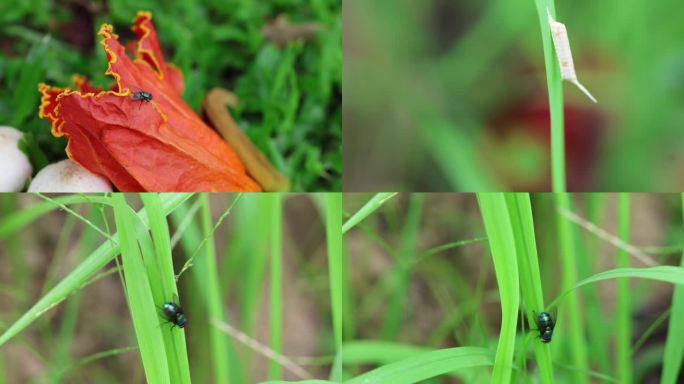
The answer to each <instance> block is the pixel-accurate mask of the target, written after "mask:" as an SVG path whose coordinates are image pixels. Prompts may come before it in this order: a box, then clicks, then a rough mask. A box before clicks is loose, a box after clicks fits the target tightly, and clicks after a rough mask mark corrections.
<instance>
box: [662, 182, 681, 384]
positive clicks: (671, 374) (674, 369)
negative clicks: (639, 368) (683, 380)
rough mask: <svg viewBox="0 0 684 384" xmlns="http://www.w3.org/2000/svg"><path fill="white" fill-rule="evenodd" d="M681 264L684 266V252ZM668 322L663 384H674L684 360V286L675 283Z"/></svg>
mask: <svg viewBox="0 0 684 384" xmlns="http://www.w3.org/2000/svg"><path fill="white" fill-rule="evenodd" d="M681 200H682V217H683V218H684V193H683V194H682V195H681ZM679 266H680V267H682V268H684V253H682V256H681V259H680V261H679ZM671 311H672V312H671V314H670V319H669V321H668V324H667V339H666V340H665V353H664V356H663V374H662V377H661V378H660V383H661V384H674V383H676V382H677V378H678V377H679V375H680V370H681V369H682V361H683V360H684V286H682V285H675V286H674V292H673V293H672V307H671Z"/></svg>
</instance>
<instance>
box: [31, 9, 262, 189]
mask: <svg viewBox="0 0 684 384" xmlns="http://www.w3.org/2000/svg"><path fill="white" fill-rule="evenodd" d="M150 20H151V16H150V14H149V13H146V12H140V13H139V14H138V17H137V18H136V20H135V22H134V26H133V30H134V31H135V32H136V34H138V36H139V37H140V40H139V42H138V46H137V55H138V58H136V59H135V60H131V59H130V58H129V57H128V55H126V51H125V49H124V47H123V46H122V45H121V44H120V43H119V41H118V37H117V36H116V35H115V34H114V33H113V31H112V27H111V26H110V25H108V24H105V25H103V26H102V28H101V29H100V32H99V35H101V36H103V37H104V38H103V40H102V41H101V44H102V45H103V46H104V47H105V52H106V55H107V61H108V63H109V66H108V68H107V71H106V72H105V74H108V75H111V76H112V77H114V79H115V81H116V84H115V85H114V86H113V87H112V90H111V91H99V92H97V93H95V92H94V90H96V88H94V87H92V86H90V85H89V84H87V81H86V80H85V79H80V78H77V79H75V80H74V82H75V83H76V84H77V87H78V88H79V91H80V92H72V91H70V90H61V89H58V88H51V87H48V86H46V85H41V87H40V91H41V92H42V93H43V99H42V101H43V103H42V104H41V109H40V115H41V117H45V118H47V119H48V120H49V121H50V122H51V123H52V127H53V128H52V131H53V134H54V135H55V136H61V135H65V136H66V137H67V138H68V139H69V143H68V146H67V155H68V156H69V157H70V158H71V159H72V160H74V161H76V162H78V163H79V164H81V165H82V166H84V167H85V168H87V169H89V170H90V171H91V172H94V173H97V174H100V175H103V176H105V177H107V178H109V179H110V180H111V181H112V183H113V184H114V185H116V187H117V188H118V189H119V190H121V191H140V190H147V191H256V190H260V187H259V185H258V184H257V183H256V182H254V181H253V180H252V179H251V178H250V177H249V176H247V174H246V171H245V168H244V166H243V164H242V162H241V161H240V159H239V158H238V156H237V155H236V154H235V152H234V151H233V149H232V148H230V146H229V145H228V144H227V143H226V142H225V141H223V140H222V139H221V138H220V137H219V136H218V135H217V134H216V132H214V131H213V130H212V129H211V128H209V127H208V126H207V125H206V124H204V122H203V121H202V120H201V119H200V118H199V116H197V114H195V112H194V111H193V110H192V109H191V108H190V107H189V106H188V105H187V104H186V103H185V102H184V101H183V100H182V98H181V96H180V93H181V91H182V88H183V81H182V75H181V74H180V71H178V70H177V69H176V68H174V67H172V66H170V65H167V64H166V63H165V62H164V59H163V56H162V54H161V49H160V46H159V41H158V39H157V35H156V32H155V30H154V27H153V26H152V23H151V21H150ZM140 91H144V92H147V93H149V94H151V95H152V99H151V100H135V99H134V98H133V95H134V94H135V93H136V92H140Z"/></svg>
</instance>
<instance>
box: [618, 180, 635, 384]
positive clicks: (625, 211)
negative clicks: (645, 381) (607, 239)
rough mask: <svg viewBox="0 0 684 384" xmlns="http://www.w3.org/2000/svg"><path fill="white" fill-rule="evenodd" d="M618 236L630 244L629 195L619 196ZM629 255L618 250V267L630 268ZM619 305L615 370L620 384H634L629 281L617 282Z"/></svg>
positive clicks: (621, 280) (619, 280)
mask: <svg viewBox="0 0 684 384" xmlns="http://www.w3.org/2000/svg"><path fill="white" fill-rule="evenodd" d="M617 221H618V236H619V237H620V239H621V240H623V241H625V242H626V243H629V225H630V224H629V194H627V193H620V194H619V195H618V218H617ZM629 264H630V263H629V254H628V253H627V252H625V251H624V250H622V249H620V250H618V254H617V267H618V268H628V267H629ZM616 294H617V303H616V307H615V317H616V324H615V370H616V379H617V380H618V382H620V383H631V382H632V348H631V342H632V300H631V296H632V294H633V293H632V292H631V291H630V289H629V280H628V279H618V280H617V282H616Z"/></svg>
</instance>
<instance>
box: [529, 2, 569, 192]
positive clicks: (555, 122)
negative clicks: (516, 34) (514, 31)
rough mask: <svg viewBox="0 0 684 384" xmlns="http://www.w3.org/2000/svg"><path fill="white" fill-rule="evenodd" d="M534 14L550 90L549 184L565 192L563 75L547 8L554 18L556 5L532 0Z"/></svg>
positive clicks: (556, 189) (557, 190)
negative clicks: (537, 22) (539, 32)
mask: <svg viewBox="0 0 684 384" xmlns="http://www.w3.org/2000/svg"><path fill="white" fill-rule="evenodd" d="M535 4H536V5H537V16H538V17H539V25H540V27H541V35H542V45H543V47H544V66H545V67H546V85H547V88H548V93H549V110H550V111H551V184H552V190H553V192H565V190H566V183H565V142H564V140H565V136H564V127H563V79H562V78H561V74H560V66H559V64H558V59H557V57H556V53H555V50H554V48H553V41H552V40H551V29H550V28H549V22H548V15H547V9H548V10H549V12H551V16H553V18H554V19H555V18H556V7H555V5H554V2H553V0H535Z"/></svg>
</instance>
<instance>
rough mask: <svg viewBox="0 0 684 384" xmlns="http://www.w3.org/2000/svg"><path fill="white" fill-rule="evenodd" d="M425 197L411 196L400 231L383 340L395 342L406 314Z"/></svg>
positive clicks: (418, 194) (417, 194)
mask: <svg viewBox="0 0 684 384" xmlns="http://www.w3.org/2000/svg"><path fill="white" fill-rule="evenodd" d="M424 201H425V196H424V195H423V194H420V193H414V194H411V197H410V203H409V208H408V214H407V216H406V222H405V223H404V227H403V229H402V235H401V239H402V240H401V245H400V249H399V255H398V258H397V259H396V260H394V262H395V263H396V264H397V267H396V268H395V269H394V272H393V275H394V276H393V278H394V279H393V282H394V285H393V286H392V288H393V289H392V292H393V294H392V296H391V297H390V303H389V308H388V310H387V314H386V315H385V321H384V323H383V327H382V338H383V339H385V340H396V339H397V335H398V334H399V330H400V329H401V324H402V322H403V318H404V313H405V312H406V308H404V307H405V302H406V297H407V296H408V295H409V284H410V283H411V281H410V277H411V269H410V266H411V261H412V260H413V258H414V257H415V256H414V255H415V253H416V244H417V242H418V232H419V229H420V221H421V217H422V215H423V203H424Z"/></svg>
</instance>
